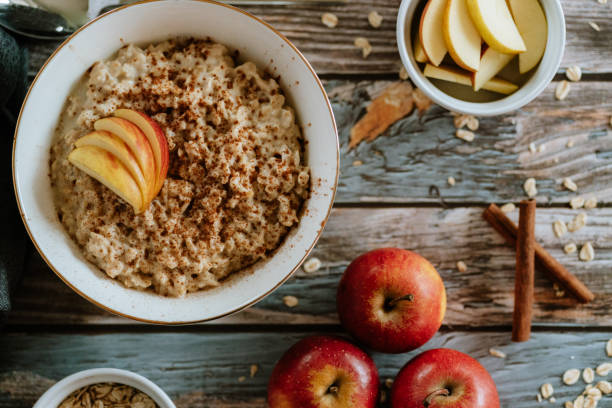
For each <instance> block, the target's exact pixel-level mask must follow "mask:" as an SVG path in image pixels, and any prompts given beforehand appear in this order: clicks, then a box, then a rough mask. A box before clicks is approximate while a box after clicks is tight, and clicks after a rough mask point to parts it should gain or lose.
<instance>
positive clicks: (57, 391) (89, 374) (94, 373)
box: [32, 368, 176, 408]
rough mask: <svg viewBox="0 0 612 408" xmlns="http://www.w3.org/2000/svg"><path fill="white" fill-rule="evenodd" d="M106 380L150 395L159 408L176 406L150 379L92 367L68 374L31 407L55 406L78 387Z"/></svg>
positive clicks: (45, 407)
mask: <svg viewBox="0 0 612 408" xmlns="http://www.w3.org/2000/svg"><path fill="white" fill-rule="evenodd" d="M107 382H112V383H118V384H124V385H129V386H130V387H134V388H136V389H138V390H140V391H142V392H143V393H145V394H147V395H148V396H149V397H151V399H152V400H153V401H155V403H156V404H157V405H158V406H159V408H176V406H175V405H174V403H173V402H172V400H171V399H170V397H168V395H167V394H166V393H165V392H164V391H163V390H162V389H161V388H159V387H158V386H157V385H155V384H153V383H152V382H151V381H150V380H148V379H146V378H145V377H143V376H142V375H139V374H136V373H133V372H131V371H126V370H119V369H117V368H92V369H91V370H85V371H79V372H78V373H74V374H72V375H69V376H68V377H66V378H64V379H63V380H61V381H59V382H58V383H56V384H55V385H53V387H51V388H49V389H48V390H47V391H45V393H44V394H43V395H42V396H41V397H40V398H39V399H38V401H36V404H34V406H33V407H32V408H56V407H58V406H59V404H61V403H62V401H64V400H65V399H66V397H67V396H68V395H70V394H71V393H72V392H74V391H76V390H78V389H79V388H82V387H85V386H87V385H91V384H98V383H107Z"/></svg>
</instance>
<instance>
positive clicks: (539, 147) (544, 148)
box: [538, 144, 546, 153]
mask: <svg viewBox="0 0 612 408" xmlns="http://www.w3.org/2000/svg"><path fill="white" fill-rule="evenodd" d="M544 150H546V145H545V144H541V145H539V146H538V153H542V152H543V151H544Z"/></svg>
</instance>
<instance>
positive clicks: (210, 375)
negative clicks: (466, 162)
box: [0, 331, 611, 408]
mask: <svg viewBox="0 0 612 408" xmlns="http://www.w3.org/2000/svg"><path fill="white" fill-rule="evenodd" d="M307 334H308V333H302V332H291V331H289V332H284V333H280V332H268V333H261V332H250V333H242V334H240V335H236V334H235V333H202V332H183V333H180V332H179V333H169V332H166V331H161V332H145V333H108V334H57V333H56V334H49V333H32V334H21V333H10V334H4V335H3V336H2V337H0V350H5V351H8V350H10V352H3V353H0V408H25V407H31V406H32V402H33V401H34V400H35V399H36V398H37V396H38V395H39V394H40V393H41V392H42V391H43V390H44V389H45V388H46V387H48V386H49V384H50V380H59V379H61V378H63V377H64V376H67V375H69V374H72V373H74V372H77V371H80V370H85V369H88V368H93V367H102V366H104V367H115V368H123V369H127V370H132V371H135V372H137V373H139V374H142V375H144V376H145V377H147V378H149V379H151V380H152V381H153V382H155V383H156V384H158V385H159V386H160V387H161V388H162V389H164V390H165V391H166V392H167V393H168V394H169V395H170V396H171V397H172V398H173V399H174V400H175V401H176V402H177V406H178V407H179V408H187V407H189V408H198V407H241V408H243V407H263V406H264V404H263V399H264V398H265V393H266V385H267V381H268V378H269V376H270V373H271V371H272V368H273V366H274V364H275V363H276V361H277V360H278V359H279V358H280V356H281V355H282V354H283V353H284V352H285V350H286V349H287V348H289V347H290V346H291V345H292V344H293V343H295V342H296V341H297V340H299V339H300V338H302V337H304V336H306V335H307ZM609 338H610V333H609V332H607V333H606V332H586V333H583V332H579V333H578V332H560V331H559V332H548V331H546V332H536V333H534V334H533V337H532V339H531V340H530V341H529V342H527V343H523V344H512V343H511V341H510V335H509V333H505V332H496V331H483V332H464V331H454V332H443V333H438V334H437V335H436V336H435V337H434V338H433V339H432V340H431V341H430V342H429V343H427V345H426V346H425V347H424V348H423V349H421V350H419V351H423V350H424V349H431V348H438V347H448V348H453V349H457V350H460V351H462V352H465V353H468V354H470V355H472V356H473V357H475V358H477V359H478V360H479V361H480V362H481V363H482V364H483V365H484V366H485V367H486V368H487V369H488V370H489V371H490V372H491V375H492V376H493V379H494V380H495V382H496V384H497V387H498V390H499V393H500V398H501V401H502V406H504V407H510V406H511V407H513V408H527V407H533V408H535V407H537V406H539V405H538V403H537V402H536V398H535V395H536V394H537V391H538V388H539V386H540V385H541V384H542V383H544V382H550V383H551V384H552V385H553V386H554V387H555V397H556V398H557V401H558V405H556V406H560V405H561V404H562V402H563V401H565V400H567V399H570V398H572V399H573V398H575V397H576V396H577V395H578V394H579V393H580V392H582V390H583V388H584V384H582V382H579V383H578V384H576V385H574V386H571V387H569V386H563V385H562V384H561V375H562V374H563V372H564V371H565V370H567V369H569V368H572V367H581V368H582V367H595V366H596V365H597V364H600V363H601V362H602V361H604V360H605V342H606V341H607V340H608V339H609ZM553 344H554V345H555V347H551V345H553ZM491 347H494V348H497V349H499V350H501V351H503V352H505V353H506V354H507V358H506V359H499V358H494V357H492V356H490V355H489V354H488V350H489V348H491ZM416 354H417V352H412V353H407V354H400V355H390V354H386V355H385V354H380V353H374V354H373V358H374V360H375V362H376V364H377V366H378V369H379V373H380V378H381V381H384V379H386V378H393V377H394V376H395V375H396V374H397V372H398V370H399V369H400V368H401V367H402V366H403V365H404V364H405V363H406V362H407V361H408V360H409V359H410V358H411V357H412V356H414V355H416ZM570 356H571V357H570ZM251 364H257V365H258V367H259V370H258V372H257V373H256V375H255V376H254V377H253V378H251V377H250V375H249V372H250V366H251ZM24 367H27V369H25V370H24ZM240 377H245V378H244V380H243V381H240V380H239V378H240ZM16 379H19V380H20V381H22V384H23V385H25V384H29V385H28V386H16V385H15V383H16ZM610 398H611V397H610V396H608V397H605V399H604V400H602V401H601V402H600V406H603V407H605V406H607V405H606V404H607V403H609V401H610ZM217 403H219V405H217Z"/></svg>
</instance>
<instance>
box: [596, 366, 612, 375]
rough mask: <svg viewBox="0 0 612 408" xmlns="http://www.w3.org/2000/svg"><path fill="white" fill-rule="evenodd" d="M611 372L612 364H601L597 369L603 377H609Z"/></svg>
mask: <svg viewBox="0 0 612 408" xmlns="http://www.w3.org/2000/svg"><path fill="white" fill-rule="evenodd" d="M610 371H612V363H601V364H600V365H598V366H597V368H595V372H596V373H597V375H599V376H601V377H605V376H607V375H608V374H610Z"/></svg>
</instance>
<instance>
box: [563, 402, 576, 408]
mask: <svg viewBox="0 0 612 408" xmlns="http://www.w3.org/2000/svg"><path fill="white" fill-rule="evenodd" d="M563 408H574V404H573V403H572V401H565V404H563Z"/></svg>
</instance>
